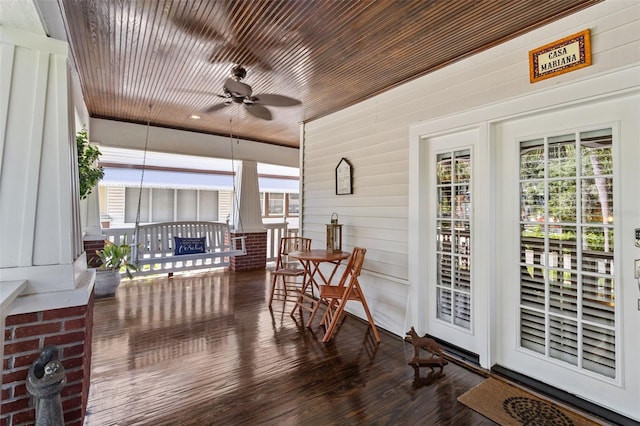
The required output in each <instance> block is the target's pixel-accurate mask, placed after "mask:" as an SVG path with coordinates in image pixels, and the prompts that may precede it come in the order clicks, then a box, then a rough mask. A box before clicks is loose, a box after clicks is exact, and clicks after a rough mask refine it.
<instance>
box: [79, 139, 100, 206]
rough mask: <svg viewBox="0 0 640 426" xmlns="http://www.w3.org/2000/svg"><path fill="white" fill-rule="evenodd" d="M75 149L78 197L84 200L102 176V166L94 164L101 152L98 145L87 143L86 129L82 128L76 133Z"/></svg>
mask: <svg viewBox="0 0 640 426" xmlns="http://www.w3.org/2000/svg"><path fill="white" fill-rule="evenodd" d="M76 149H77V151H78V180H79V182H80V199H81V200H84V199H85V198H87V195H89V194H91V191H92V190H93V188H95V187H96V185H98V182H100V179H102V177H103V176H104V170H103V169H102V167H99V166H97V165H96V164H97V161H98V159H99V158H100V156H101V155H102V153H101V152H100V150H99V149H98V147H96V146H95V145H91V144H90V143H89V135H88V134H87V130H86V129H82V130H80V131H79V132H78V133H77V134H76Z"/></svg>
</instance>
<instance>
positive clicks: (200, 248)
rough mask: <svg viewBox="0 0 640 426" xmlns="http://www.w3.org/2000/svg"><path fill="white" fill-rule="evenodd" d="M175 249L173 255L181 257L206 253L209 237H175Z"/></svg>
mask: <svg viewBox="0 0 640 426" xmlns="http://www.w3.org/2000/svg"><path fill="white" fill-rule="evenodd" d="M173 241H174V246H173V247H174V249H173V254H174V255H175V256H179V255H181V254H196V253H205V246H206V242H207V237H199V238H186V237H173Z"/></svg>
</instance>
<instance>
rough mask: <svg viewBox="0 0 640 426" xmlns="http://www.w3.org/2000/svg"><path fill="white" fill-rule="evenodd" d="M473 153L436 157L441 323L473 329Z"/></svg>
mask: <svg viewBox="0 0 640 426" xmlns="http://www.w3.org/2000/svg"><path fill="white" fill-rule="evenodd" d="M471 178H472V176H471V150H469V149H466V150H461V151H450V152H444V153H440V154H438V155H437V157H436V196H437V208H436V233H435V235H436V238H437V241H436V265H437V283H436V296H437V300H438V306H437V312H436V316H437V318H438V319H439V320H442V321H445V322H447V323H449V324H452V325H456V326H459V327H462V328H465V329H470V328H471V320H472V318H471V302H472V300H471V288H472V283H471V209H472V205H471Z"/></svg>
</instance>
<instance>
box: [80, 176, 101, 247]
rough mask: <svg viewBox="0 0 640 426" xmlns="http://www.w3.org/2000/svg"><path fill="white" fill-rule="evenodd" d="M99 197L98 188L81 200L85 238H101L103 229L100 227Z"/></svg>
mask: <svg viewBox="0 0 640 426" xmlns="http://www.w3.org/2000/svg"><path fill="white" fill-rule="evenodd" d="M99 198H100V197H99V195H98V187H97V186H96V187H95V188H93V191H91V193H90V194H89V195H87V198H85V199H84V200H80V209H81V211H82V217H81V220H82V233H83V236H84V237H92V236H101V235H102V227H101V226H100V202H99V201H100V200H99Z"/></svg>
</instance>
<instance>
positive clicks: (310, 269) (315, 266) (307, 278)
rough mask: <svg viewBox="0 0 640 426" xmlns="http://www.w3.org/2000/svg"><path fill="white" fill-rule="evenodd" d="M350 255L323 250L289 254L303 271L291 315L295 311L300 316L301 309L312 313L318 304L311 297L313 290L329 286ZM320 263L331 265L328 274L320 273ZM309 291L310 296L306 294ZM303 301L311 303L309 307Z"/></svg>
mask: <svg viewBox="0 0 640 426" xmlns="http://www.w3.org/2000/svg"><path fill="white" fill-rule="evenodd" d="M350 255H351V253H349V252H346V251H329V250H323V249H312V250H304V251H294V252H291V253H289V257H290V258H292V259H298V260H299V261H300V263H301V264H302V266H303V267H304V271H305V274H304V280H303V282H302V288H301V289H300V295H299V296H298V300H296V304H295V306H294V307H293V309H292V310H291V315H293V314H294V313H295V311H296V309H299V310H300V314H302V310H303V309H304V310H306V311H309V312H313V308H314V307H315V304H316V303H318V301H317V300H316V299H315V297H313V296H314V288H317V289H319V288H320V285H321V284H325V285H329V284H330V283H331V280H332V279H333V276H334V275H335V273H336V271H337V270H338V266H340V263H341V262H342V261H343V260H344V259H346V258H348V257H349V256H350ZM322 263H331V264H333V268H331V271H330V272H331V273H330V274H328V275H325V274H323V273H322V270H321V269H320V265H321V264H322ZM309 291H310V292H311V294H308V293H307V292H309ZM305 301H308V302H311V307H309V306H305V305H304V302H305Z"/></svg>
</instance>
